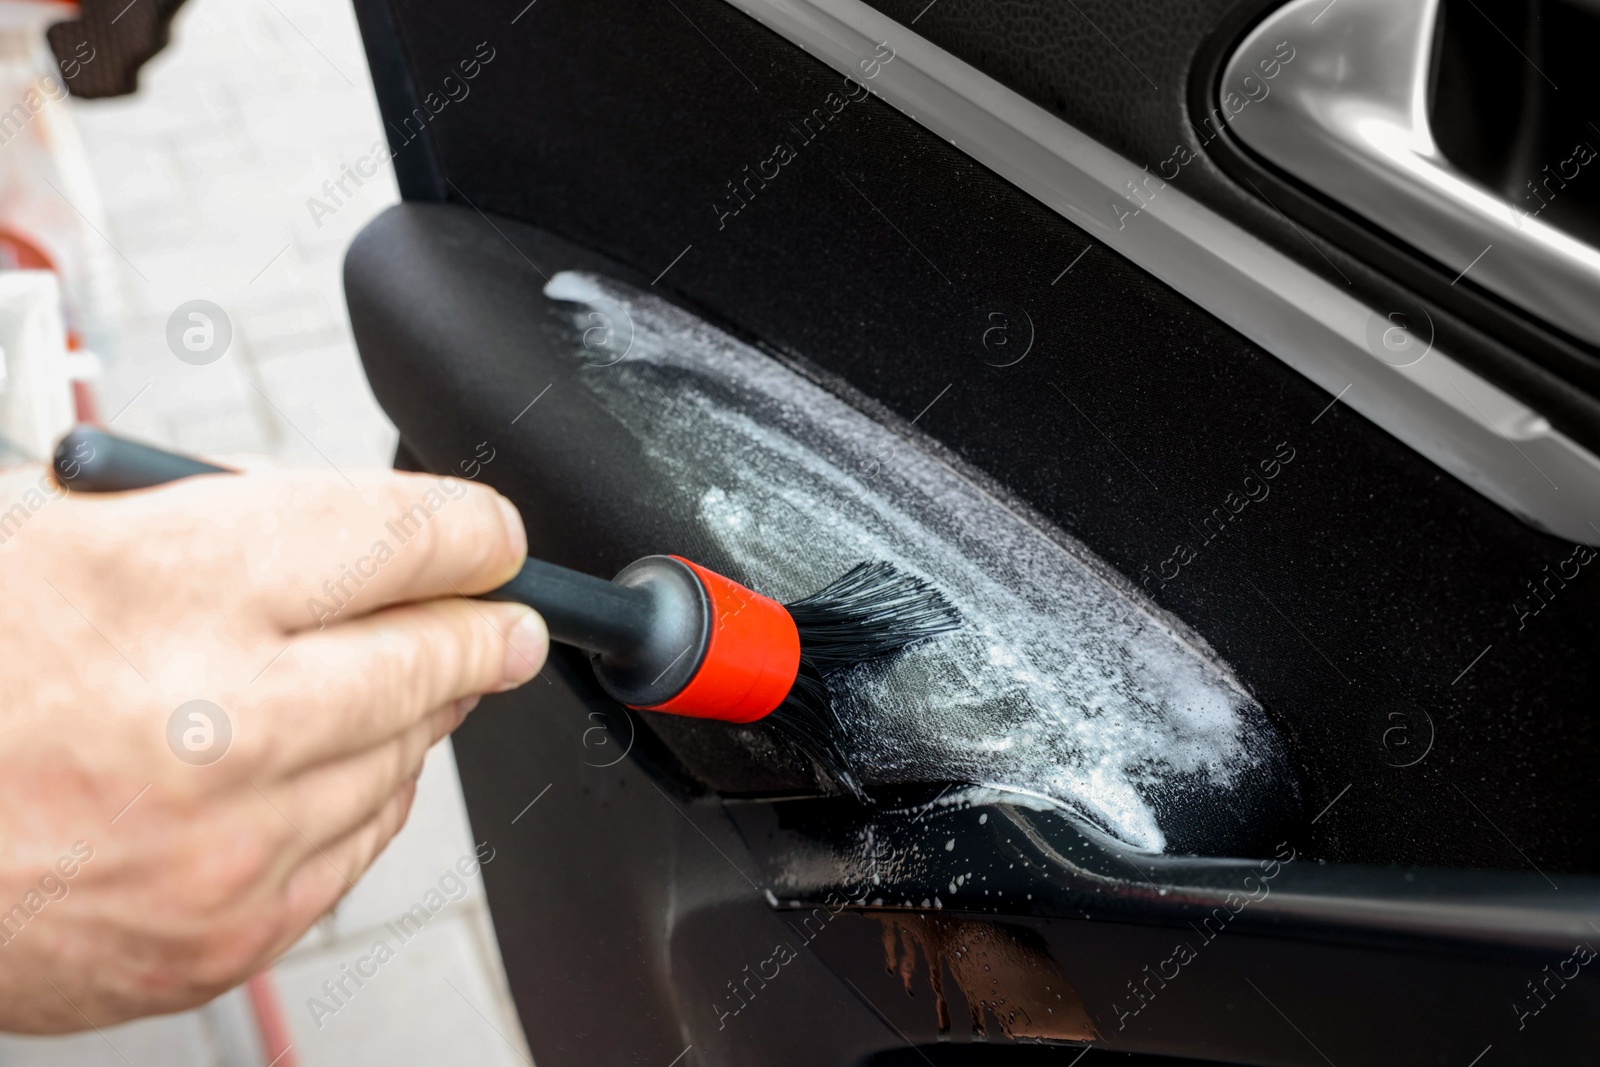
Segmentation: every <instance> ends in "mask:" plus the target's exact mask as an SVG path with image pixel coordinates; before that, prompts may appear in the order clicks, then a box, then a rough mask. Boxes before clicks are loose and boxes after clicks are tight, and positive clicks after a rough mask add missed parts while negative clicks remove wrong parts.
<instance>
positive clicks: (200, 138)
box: [0, 0, 531, 1067]
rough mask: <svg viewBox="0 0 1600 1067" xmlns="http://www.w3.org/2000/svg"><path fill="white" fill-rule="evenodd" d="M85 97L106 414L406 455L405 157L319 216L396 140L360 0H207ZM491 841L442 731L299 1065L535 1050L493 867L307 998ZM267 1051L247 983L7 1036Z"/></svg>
mask: <svg viewBox="0 0 1600 1067" xmlns="http://www.w3.org/2000/svg"><path fill="white" fill-rule="evenodd" d="M73 109H74V114H75V118H76V120H77V123H78V127H79V129H80V131H81V133H82V136H83V140H84V143H85V146H86V148H87V150H88V153H89V157H90V162H91V165H92V167H93V169H94V172H95V176H96V178H97V180H98V183H99V186H100V191H101V194H102V196H103V198H104V203H105V209H106V216H107V219H108V223H109V229H108V232H107V234H106V236H107V238H108V239H109V241H110V242H111V244H112V245H113V246H114V249H115V252H116V253H117V255H116V256H115V257H113V258H114V261H115V263H116V265H117V267H118V269H119V271H120V274H121V286H120V290H121V291H120V297H121V315H120V326H119V328H118V330H117V343H116V345H115V346H114V347H113V348H112V350H110V351H106V352H104V353H102V355H103V356H104V357H105V359H106V374H105V377H104V379H103V380H102V381H101V383H100V388H99V393H100V397H101V401H102V407H103V415H104V417H106V418H112V417H113V416H114V417H115V428H116V429H117V430H118V431H120V432H123V433H127V434H130V435H134V436H139V437H143V438H145V439H148V440H152V441H156V442H165V443H167V444H168V445H170V446H173V447H179V448H183V449H187V450H191V451H196V452H202V453H210V454H213V455H216V454H225V453H228V452H239V451H246V452H256V453H265V454H268V455H271V456H274V457H276V458H278V459H281V460H283V461H285V462H289V463H297V464H304V465H308V466H313V465H324V464H328V463H332V464H336V465H339V466H345V465H358V464H378V465H387V464H388V462H389V460H390V458H391V456H392V454H393V449H394V443H395V431H394V428H393V427H392V426H391V425H390V424H389V422H388V420H387V419H385V418H384V416H383V413H382V412H381V411H380V410H379V408H378V406H377V403H376V402H375V401H374V400H373V398H372V394H371V392H370V391H369V390H368V388H367V385H366V380H365V378H364V377H363V376H362V373H361V367H360V363H359V362H358V360H357V358H356V354H355V348H354V345H353V343H352V341H351V338H350V330H349V325H348V323H347V321H346V319H345V313H344V300H343V291H342V288H341V284H340V266H341V261H342V258H343V255H344V249H345V247H346V245H347V244H348V243H349V241H350V238H351V237H352V236H354V234H355V233H356V231H358V230H359V229H360V228H361V227H362V225H364V224H365V223H366V221H367V220H368V219H370V218H371V217H372V216H373V215H374V214H376V213H377V212H378V211H380V210H382V209H383V208H384V207H385V206H387V205H388V204H390V203H392V202H394V200H395V199H396V196H397V194H396V191H395V188H394V182H393V179H392V177H391V176H390V175H389V174H387V173H386V172H385V173H383V174H380V176H379V178H378V179H375V180H372V181H368V182H367V183H366V185H365V186H364V187H363V188H362V189H361V190H360V192H359V193H358V195H357V197H356V199H354V200H352V201H351V202H350V203H349V204H347V205H346V206H345V207H343V208H342V209H341V210H339V211H338V212H337V213H336V214H335V215H333V216H332V217H325V218H323V219H322V225H321V226H320V227H319V226H317V224H316V222H315V221H314V220H313V218H312V216H311V213H310V211H309V209H308V208H307V206H306V200H307V198H308V197H311V196H313V195H318V192H319V188H320V186H321V185H322V183H323V182H324V181H325V180H327V179H328V178H329V177H332V176H334V175H336V174H337V173H338V170H339V167H340V165H341V164H343V163H351V162H353V161H354V160H355V159H357V158H358V157H360V156H361V155H363V154H365V153H366V152H367V151H368V150H369V148H370V147H371V146H372V145H373V144H374V143H375V142H377V141H378V140H379V139H380V138H381V133H380V124H379V118H378V112H377V105H376V103H375V102H374V100H373V96H372V89H371V84H370V82H369V81H368V78H367V73H366V63H365V58H364V56H363V54H362V51H361V45H360V40H359V37H358V35H357V31H356V25H355V18H354V15H353V14H352V12H351V10H350V8H349V6H348V5H347V4H345V3H341V2H328V0H190V3H189V4H188V5H187V6H186V7H185V8H184V9H183V11H182V12H181V13H180V15H179V16H178V18H177V20H176V21H175V23H174V26H173V32H172V45H171V46H170V47H169V48H168V49H167V51H166V52H164V53H163V54H162V55H160V56H159V57H157V58H156V59H155V60H154V61H153V62H152V63H151V64H150V65H149V66H147V67H146V68H145V71H144V74H143V76H142V78H141V87H140V91H139V93H138V94H137V95H135V96H133V97H129V98H124V99H120V100H111V101H95V102H83V101H77V102H74V104H73ZM196 298H203V299H207V300H211V301H213V302H215V303H216V304H218V305H220V306H221V307H222V308H223V309H224V311H225V312H226V313H227V315H228V316H229V319H230V321H231V322H232V325H233V331H234V332H233V343H232V345H231V347H230V349H229V351H228V353H227V354H226V355H225V356H224V357H223V358H222V359H221V360H220V361H218V362H216V363H214V364H212V365H210V366H204V367H195V366H190V365H188V364H185V363H183V362H180V361H179V360H177V359H176V358H174V356H173V354H172V353H171V351H169V349H168V348H167V343H166V338H165V331H166V323H167V318H168V316H169V315H170V314H171V312H172V311H173V309H174V308H176V307H177V306H178V305H179V304H181V303H183V302H185V301H188V300H191V299H196ZM471 852H472V841H471V837H470V830H469V827H468V825H467V819H466V811H465V808H464V806H463V803H462V799H461V789H460V783H459V781H458V779H457V777H456V769H455V762H454V759H453V758H452V755H451V752H450V749H449V747H448V745H444V746H441V747H439V748H437V749H435V750H434V752H433V753H432V754H431V755H430V757H429V760H428V763H427V766H426V769H425V770H424V773H423V776H422V779H421V781H420V783H419V786H418V790H417V799H416V804H415V807H414V808H413V810H412V814H411V819H410V822H409V824H408V825H407V826H406V828H405V830H403V831H402V832H401V834H400V835H399V837H398V838H396V840H395V841H394V843H393V844H392V845H390V847H389V850H388V851H387V852H386V853H385V854H384V855H383V856H382V857H381V858H380V859H379V861H378V862H377V864H376V865H375V866H374V867H373V868H372V870H371V871H370V872H369V873H368V874H367V876H366V877H365V878H364V879H362V881H361V883H360V884H359V885H358V886H357V887H356V888H355V890H354V891H353V892H352V893H351V894H350V896H349V897H348V898H346V900H345V901H344V902H343V903H341V904H340V905H339V907H338V909H337V910H336V911H335V912H334V913H333V915H332V916H330V917H329V918H328V919H327V920H325V921H324V922H323V923H321V924H320V925H319V926H318V927H317V928H316V929H315V930H313V932H312V933H311V934H310V935H308V937H307V938H306V939H305V940H303V941H302V942H301V944H299V945H298V946H296V948H295V949H294V950H293V951H292V952H290V953H289V955H288V956H287V957H285V959H284V960H283V961H281V962H280V963H279V965H278V966H277V967H276V968H275V969H274V972H273V980H274V983H275V985H276V987H277V989H278V992H279V994H280V996H281V998H282V1001H283V1006H284V1011H285V1014H286V1016H287V1018H288V1022H289V1025H290V1028H291V1029H292V1031H293V1038H294V1044H293V1050H294V1055H295V1056H296V1057H298V1061H299V1062H300V1063H301V1064H304V1065H307V1067H315V1065H322V1064H327V1065H339V1067H362V1065H366V1064H384V1065H393V1064H407V1065H409V1064H456V1063H472V1064H474V1065H475V1067H501V1065H502V1064H504V1065H512V1064H520V1063H526V1062H531V1061H530V1060H529V1059H528V1055H527V1049H526V1045H525V1043H524V1042H523V1039H522V1035H521V1031H520V1029H519V1028H518V1025H517V1021H516V1015H515V1011H514V1010H513V1008H512V1006H511V1002H510V999H509V997H508V995H507V993H506V991H505V979H504V972H503V971H502V969H501V966H500V960H499V954H498V952H497V951H496V949H495V942H494V934H493V930H492V928H491V926H490V922H489V915H488V909H487V907H486V905H485V903H484V897H483V891H482V886H481V882H480V881H479V880H478V879H477V878H473V879H470V880H466V881H467V885H466V891H465V893H464V895H463V894H462V893H460V892H459V891H455V890H454V888H453V887H454V883H453V882H452V883H448V884H447V888H448V889H449V890H450V891H451V895H457V896H460V897H461V899H459V900H457V901H453V902H451V903H449V904H448V905H447V906H446V907H445V908H444V909H443V910H442V911H440V912H439V913H438V914H437V915H436V916H434V917H433V918H432V919H431V920H430V921H429V923H428V924H427V925H426V927H424V929H423V930H422V932H421V933H419V934H417V935H416V936H415V937H414V938H412V939H410V940H407V941H406V942H405V944H404V945H398V947H397V950H396V953H395V956H394V958H393V959H392V960H389V961H388V962H387V963H385V964H384V965H383V966H382V967H381V968H380V969H379V973H378V974H377V976H376V977H375V978H373V979H371V980H369V981H367V983H366V984H365V985H364V986H363V987H362V988H360V989H359V990H358V991H357V992H356V994H355V995H354V996H352V997H350V998H349V999H348V1001H347V1002H346V1003H345V1005H344V1006H343V1007H341V1008H340V1009H339V1010H338V1011H337V1012H336V1013H335V1014H334V1015H332V1016H323V1017H321V1018H320V1019H319V1018H318V1017H317V1016H316V1015H314V1013H313V1012H312V1010H311V1007H310V1005H309V1004H308V1000H309V998H313V997H318V996H321V995H322V994H321V990H320V986H321V983H322V982H323V981H325V980H332V979H337V978H339V977H340V974H341V966H342V965H344V964H349V963H353V962H354V961H355V959H356V958H358V957H360V956H364V955H366V954H367V953H368V952H370V950H371V948H372V946H373V943H374V941H376V940H377V939H379V938H385V937H386V938H387V939H388V940H389V941H390V942H391V944H396V945H397V942H396V939H395V938H394V936H393V935H392V934H389V933H388V932H387V931H386V930H385V927H384V924H386V923H388V922H390V921H391V920H394V919H396V918H397V917H398V916H399V915H400V914H401V913H403V912H405V911H406V910H408V909H409V908H410V907H411V906H412V905H413V904H416V903H418V902H420V901H422V900H423V898H424V896H425V895H426V894H427V893H428V891H429V890H430V889H433V888H435V887H437V886H438V885H439V884H440V878H441V876H442V875H444V874H445V872H446V871H447V870H449V869H451V868H452V867H453V866H454V865H455V863H456V861H457V860H458V859H459V858H461V857H462V856H466V855H470V853H471ZM319 1022H320V1024H321V1025H320V1026H319V1025H318V1023H319ZM263 1059H264V1057H262V1056H261V1055H260V1054H259V1051H258V1049H257V1047H256V1046H255V1044H254V1043H253V1037H252V1030H251V1025H250V1022H249V1015H248V1010H247V1007H246V1003H245V1000H244V997H243V994H242V993H240V992H237V991H236V992H235V993H232V994H229V995H228V996H227V997H224V998H222V999H221V1000H219V1001H218V1002H216V1003H215V1004H213V1005H211V1006H209V1007H208V1008H206V1009H203V1010H201V1011H197V1012H190V1013H187V1014H183V1015H177V1016H170V1017H166V1018H161V1019H154V1020H146V1021H143V1022H139V1023H134V1024H131V1025H128V1026H119V1027H113V1028H110V1029H108V1030H106V1031H105V1032H104V1033H103V1034H95V1033H88V1034H81V1035H74V1036H69V1037H63V1038H49V1039H37V1038H11V1037H0V1067H6V1065H16V1067H46V1065H50V1067H54V1065H59V1064H74V1065H77V1064H82V1065H98V1064H107V1065H115V1067H128V1065H130V1064H131V1065H134V1067H146V1065H151V1067H156V1065H159V1067H265V1065H264V1063H263ZM285 1062H286V1061H285Z"/></svg>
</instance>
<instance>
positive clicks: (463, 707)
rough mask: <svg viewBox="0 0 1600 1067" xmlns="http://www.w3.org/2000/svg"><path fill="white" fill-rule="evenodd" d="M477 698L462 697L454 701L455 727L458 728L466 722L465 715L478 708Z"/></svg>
mask: <svg viewBox="0 0 1600 1067" xmlns="http://www.w3.org/2000/svg"><path fill="white" fill-rule="evenodd" d="M479 699H481V698H479V697H462V698H461V699H460V700H458V701H456V725H457V726H460V725H461V724H462V723H464V722H466V721H467V714H468V713H469V712H471V711H472V709H473V708H475V707H477V706H478V701H479Z"/></svg>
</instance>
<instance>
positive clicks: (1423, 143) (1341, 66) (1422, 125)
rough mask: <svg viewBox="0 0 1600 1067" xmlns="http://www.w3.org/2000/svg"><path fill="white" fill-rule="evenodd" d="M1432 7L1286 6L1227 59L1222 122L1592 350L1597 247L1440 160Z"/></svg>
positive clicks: (1344, 2) (1271, 157) (1319, 2)
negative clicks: (1433, 100) (1275, 62)
mask: <svg viewBox="0 0 1600 1067" xmlns="http://www.w3.org/2000/svg"><path fill="white" fill-rule="evenodd" d="M1439 4H1440V0H1333V2H1332V3H1330V2H1329V0H1290V2H1289V3H1287V4H1285V5H1284V6H1283V7H1281V8H1279V9H1278V10H1276V11H1274V12H1273V13H1272V14H1270V15H1268V16H1267V17H1266V19H1265V20H1264V21H1262V22H1261V23H1260V24H1259V25H1258V26H1257V27H1256V28H1255V29H1254V30H1253V31H1252V32H1251V33H1250V34H1249V35H1248V36H1247V37H1246V38H1245V39H1244V41H1243V42H1242V43H1241V44H1240V45H1239V46H1238V48H1237V49H1236V50H1235V51H1234V53H1233V55H1232V56H1231V57H1230V58H1229V60H1228V63H1227V65H1226V67H1225V68H1224V71H1223V76H1222V82H1221V85H1220V86H1219V94H1220V97H1221V99H1220V100H1219V105H1220V109H1221V113H1222V114H1223V115H1224V116H1228V115H1230V114H1231V118H1228V119H1227V122H1228V125H1229V128H1230V129H1231V130H1232V131H1233V133H1234V134H1235V135H1236V136H1237V137H1238V138H1239V140H1240V141H1241V142H1243V143H1244V144H1245V145H1246V146H1247V147H1249V148H1250V149H1251V150H1253V151H1254V152H1255V153H1256V154H1258V155H1260V156H1262V157H1263V158H1265V159H1266V160H1268V161H1269V162H1271V163H1273V164H1275V165H1276V166H1278V167H1279V168H1281V169H1282V170H1284V171H1286V172H1288V173H1289V174H1291V175H1293V176H1294V177H1296V178H1298V179H1299V180H1300V181H1302V182H1304V183H1305V184H1306V185H1309V186H1311V187H1312V188H1314V189H1316V190H1317V191H1319V192H1321V193H1323V194H1325V195H1327V196H1329V197H1331V198H1332V199H1334V200H1336V201H1338V202H1339V203H1340V204H1343V205H1344V206H1345V207H1347V208H1349V209H1351V210H1352V211H1354V212H1356V213H1357V214H1359V215H1361V216H1363V217H1365V218H1366V219H1368V220H1369V221H1371V222H1373V223H1375V224H1377V225H1378V226H1380V227H1382V228H1383V229H1385V230H1387V231H1389V232H1390V233H1391V234H1393V235H1394V236H1396V237H1399V238H1400V239H1402V240H1404V241H1406V242H1407V243H1409V244H1410V245H1412V246H1413V247H1414V248H1416V249H1417V250H1418V251H1421V252H1422V253H1424V254H1425V255H1427V256H1429V257H1431V258H1432V259H1434V260H1436V261H1437V262H1438V263H1440V264H1442V265H1443V266H1444V267H1445V268H1446V269H1447V270H1449V271H1450V272H1452V273H1455V274H1456V275H1457V280H1460V278H1461V277H1462V276H1466V277H1467V279H1468V280H1469V281H1471V282H1474V283H1476V284H1477V285H1479V286H1481V287H1483V288H1484V289H1487V290H1489V291H1491V292H1493V293H1496V294H1498V295H1500V296H1502V297H1504V298H1505V299H1507V300H1509V301H1511V302H1512V303H1514V304H1516V305H1517V306H1519V307H1521V308H1522V309H1523V310H1525V311H1527V312H1529V313H1531V314H1533V315H1536V316H1538V317H1540V318H1543V319H1545V320H1546V321H1548V322H1549V323H1551V324H1553V325H1554V326H1556V327H1558V328H1560V329H1562V330H1565V331H1567V332H1568V333H1570V334H1572V335H1573V336H1575V337H1578V338H1580V339H1582V340H1584V341H1587V342H1590V343H1592V344H1594V343H1600V249H1597V248H1595V247H1594V246H1593V245H1591V244H1589V243H1587V242H1585V241H1583V240H1580V239H1579V238H1577V237H1575V236H1573V235H1572V234H1570V233H1568V232H1566V231H1565V230H1562V229H1559V228H1557V227H1555V226H1553V225H1551V224H1549V223H1548V222H1545V221H1542V220H1540V219H1538V218H1535V217H1533V216H1532V215H1531V214H1529V213H1526V212H1524V211H1522V210H1520V209H1519V208H1518V207H1517V206H1515V205H1514V204H1513V203H1512V202H1511V201H1509V200H1507V199H1506V198H1505V196H1503V195H1502V194H1501V193H1499V192H1497V191H1495V190H1493V189H1491V188H1489V187H1487V186H1486V185H1483V184H1481V183H1479V182H1478V181H1476V180H1474V179H1473V178H1472V177H1470V176H1469V175H1467V174H1466V173H1464V172H1463V171H1462V170H1461V169H1460V168H1458V167H1456V166H1454V165H1453V164H1452V163H1451V162H1450V161H1449V160H1448V159H1446V158H1445V156H1444V155H1443V153H1441V151H1440V150H1439V145H1438V143H1437V142H1436V140H1435V136H1434V131H1433V129H1432V128H1431V126H1430V119H1429V108H1428V104H1429V99H1428V94H1429V79H1430V77H1431V75H1432V70H1431V68H1432V64H1433V61H1434V39H1435V36H1436V34H1435V30H1436V28H1437V26H1438V19H1439ZM1284 41H1287V42H1288V44H1289V46H1290V47H1292V48H1293V49H1294V50H1295V58H1294V59H1293V61H1292V62H1290V63H1287V64H1284V65H1283V67H1282V70H1281V71H1277V73H1278V75H1279V76H1277V77H1275V78H1274V79H1273V80H1271V81H1267V80H1264V79H1263V77H1262V69H1265V68H1262V69H1258V68H1259V67H1260V64H1262V63H1265V62H1269V57H1272V56H1273V53H1274V50H1275V48H1277V47H1278V46H1279V42H1284ZM1239 101H1247V103H1244V104H1241V103H1239ZM1235 106H1236V107H1237V113H1233V112H1232V110H1231V108H1232V107H1235ZM1457 272H1459V273H1457Z"/></svg>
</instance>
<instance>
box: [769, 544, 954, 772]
mask: <svg viewBox="0 0 1600 1067" xmlns="http://www.w3.org/2000/svg"><path fill="white" fill-rule="evenodd" d="M784 607H785V608H786V609H787V610H788V612H789V615H790V617H791V618H793V619H794V625H795V629H796V630H798V631H799V633H800V672H799V674H798V675H797V676H796V677H795V682H794V688H792V689H791V690H790V691H789V695H788V697H786V698H785V699H784V702H783V703H782V704H780V705H779V706H778V708H777V709H776V710H775V711H774V712H773V713H772V714H771V715H770V716H768V721H769V722H771V723H772V725H773V726H774V727H776V728H777V729H778V730H779V732H781V733H784V734H786V735H788V736H789V737H790V739H791V740H793V741H795V742H797V743H798V744H799V745H800V747H801V748H803V749H804V750H806V751H807V752H809V753H810V754H811V757H812V759H813V760H814V761H815V762H816V763H817V765H818V768H819V769H820V770H821V771H822V772H823V774H824V775H825V776H826V777H827V778H829V779H831V780H832V782H833V783H834V784H836V785H837V786H839V787H840V788H842V789H844V790H845V791H846V792H848V793H850V794H851V795H852V796H854V797H856V799H858V800H864V799H866V797H865V794H864V792H863V791H862V788H861V783H860V781H859V780H858V779H857V778H856V776H855V774H854V773H853V772H852V771H851V769H850V763H849V759H848V758H847V757H846V755H845V752H844V750H843V748H842V747H841V746H840V742H839V739H840V736H841V735H842V733H843V726H842V724H841V723H840V722H839V717H838V715H837V714H835V712H834V710H833V701H832V699H831V698H830V695H829V692H828V679H829V677H830V676H832V675H834V674H837V673H838V672H839V671H842V670H844V669H845V668H847V667H853V666H855V665H856V664H858V663H863V662H865V661H867V660H871V659H877V658H879V657H881V656H887V655H889V654H891V653H893V652H898V651H899V650H900V649H903V648H905V647H906V646H908V645H913V644H916V643H917V642H919V641H926V640H927V639H928V638H930V637H937V636H938V635H940V634H942V633H948V632H950V631H951V630H955V629H959V628H960V626H961V615H960V613H959V612H957V611H956V609H955V606H954V605H952V604H951V603H950V602H949V601H948V600H946V599H945V597H944V594H943V593H941V592H939V590H937V589H935V588H934V587H933V586H932V585H929V584H928V583H927V582H925V581H923V580H922V579H921V578H916V577H913V576H912V575H909V574H906V573H905V572H904V571H901V570H899V569H898V568H896V567H895V566H894V565H893V564H892V563H886V562H883V561H881V560H880V561H877V562H873V563H858V564H856V565H855V566H854V567H852V568H850V570H849V571H847V572H846V573H845V574H844V575H842V576H841V577H840V578H839V579H838V580H837V581H835V582H833V583H832V584H831V585H829V586H827V587H826V588H824V589H820V590H818V591H817V592H815V593H813V594H811V595H810V596H808V597H805V598H803V599H800V600H796V601H794V602H793V603H789V604H785V605H784Z"/></svg>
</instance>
